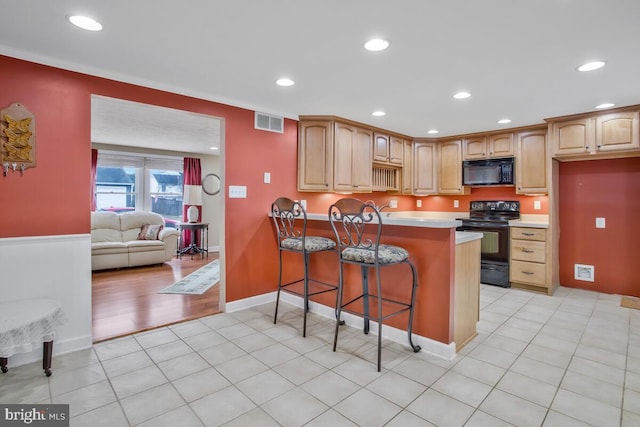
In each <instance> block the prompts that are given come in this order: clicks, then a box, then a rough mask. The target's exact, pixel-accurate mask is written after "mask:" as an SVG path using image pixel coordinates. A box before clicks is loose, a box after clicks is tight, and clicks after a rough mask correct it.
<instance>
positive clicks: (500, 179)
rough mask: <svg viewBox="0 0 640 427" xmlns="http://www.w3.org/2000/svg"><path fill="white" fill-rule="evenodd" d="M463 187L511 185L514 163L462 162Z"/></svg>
mask: <svg viewBox="0 0 640 427" xmlns="http://www.w3.org/2000/svg"><path fill="white" fill-rule="evenodd" d="M462 184H463V185H513V184H515V162H514V158H513V157H506V158H503V159H485V160H466V161H464V162H462Z"/></svg>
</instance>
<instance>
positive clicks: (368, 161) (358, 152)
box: [351, 128, 373, 192]
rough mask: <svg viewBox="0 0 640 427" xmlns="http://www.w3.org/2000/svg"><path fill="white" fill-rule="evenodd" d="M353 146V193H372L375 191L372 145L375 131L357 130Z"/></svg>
mask: <svg viewBox="0 0 640 427" xmlns="http://www.w3.org/2000/svg"><path fill="white" fill-rule="evenodd" d="M355 137H356V139H355V141H354V145H353V155H352V156H351V159H352V162H353V163H352V166H351V171H352V172H351V183H352V187H353V188H354V190H353V191H358V192H371V191H372V190H373V165H372V157H373V153H372V143H373V131H370V130H367V129H360V128H356V129H355Z"/></svg>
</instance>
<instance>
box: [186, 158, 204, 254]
mask: <svg viewBox="0 0 640 427" xmlns="http://www.w3.org/2000/svg"><path fill="white" fill-rule="evenodd" d="M183 174H184V178H183V181H182V182H183V184H182V185H183V189H182V194H184V193H185V191H184V190H185V189H184V186H186V185H197V186H200V184H201V183H202V169H201V167H200V159H196V158H193V157H185V158H184V164H183ZM197 208H198V221H202V206H197ZM187 209H189V206H188V205H185V204H184V201H183V205H182V221H183V222H188V221H189V220H188V218H187ZM181 237H182V247H183V248H184V247H187V246H189V245H190V244H191V231H189V230H185V231H183V232H182V236H181ZM196 239H198V236H196Z"/></svg>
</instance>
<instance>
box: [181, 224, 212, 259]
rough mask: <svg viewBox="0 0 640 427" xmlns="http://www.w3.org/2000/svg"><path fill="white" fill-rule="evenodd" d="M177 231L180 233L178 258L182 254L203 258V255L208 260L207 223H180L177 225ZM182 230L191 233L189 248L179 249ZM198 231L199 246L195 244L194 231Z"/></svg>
mask: <svg viewBox="0 0 640 427" xmlns="http://www.w3.org/2000/svg"><path fill="white" fill-rule="evenodd" d="M177 227H178V231H180V236H179V242H178V258H180V257H181V256H182V255H184V254H190V255H191V256H193V254H200V256H201V257H202V258H204V254H205V253H206V254H207V258H209V223H206V222H181V223H179V224H178V225H177ZM184 230H190V231H191V242H190V243H189V246H187V247H185V248H182V249H180V246H181V243H180V242H181V241H182V232H183V231H184ZM197 230H200V246H198V244H197V243H196V231H197Z"/></svg>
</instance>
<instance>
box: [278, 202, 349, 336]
mask: <svg viewBox="0 0 640 427" xmlns="http://www.w3.org/2000/svg"><path fill="white" fill-rule="evenodd" d="M271 217H272V218H273V222H274V225H275V233H276V239H277V243H278V255H279V256H278V258H279V273H278V292H277V296H276V308H275V313H274V315H273V323H276V322H277V319H278V306H279V303H280V292H281V291H285V292H288V293H290V294H293V295H296V296H300V297H302V300H303V304H304V307H303V311H304V316H303V325H302V336H303V337H306V336H307V313H308V311H309V297H310V296H313V295H319V294H323V293H325V292H332V291H335V290H337V288H338V286H337V284H334V283H326V282H323V281H320V280H316V279H314V278H311V277H309V260H310V256H311V255H312V254H316V253H321V252H335V251H336V248H337V245H336V242H335V241H333V240H332V239H330V238H328V237H322V236H308V235H307V214H306V212H305V210H304V208H303V207H302V205H300V203H298V202H296V201H294V200H291V199H289V198H286V197H280V198H278V199H277V200H276V201H275V202H273V204H272V205H271ZM283 252H291V253H297V254H300V255H302V259H303V276H302V278H300V279H295V280H293V281H291V282H288V283H282V267H283V265H282V254H283ZM300 284H302V289H300Z"/></svg>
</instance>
